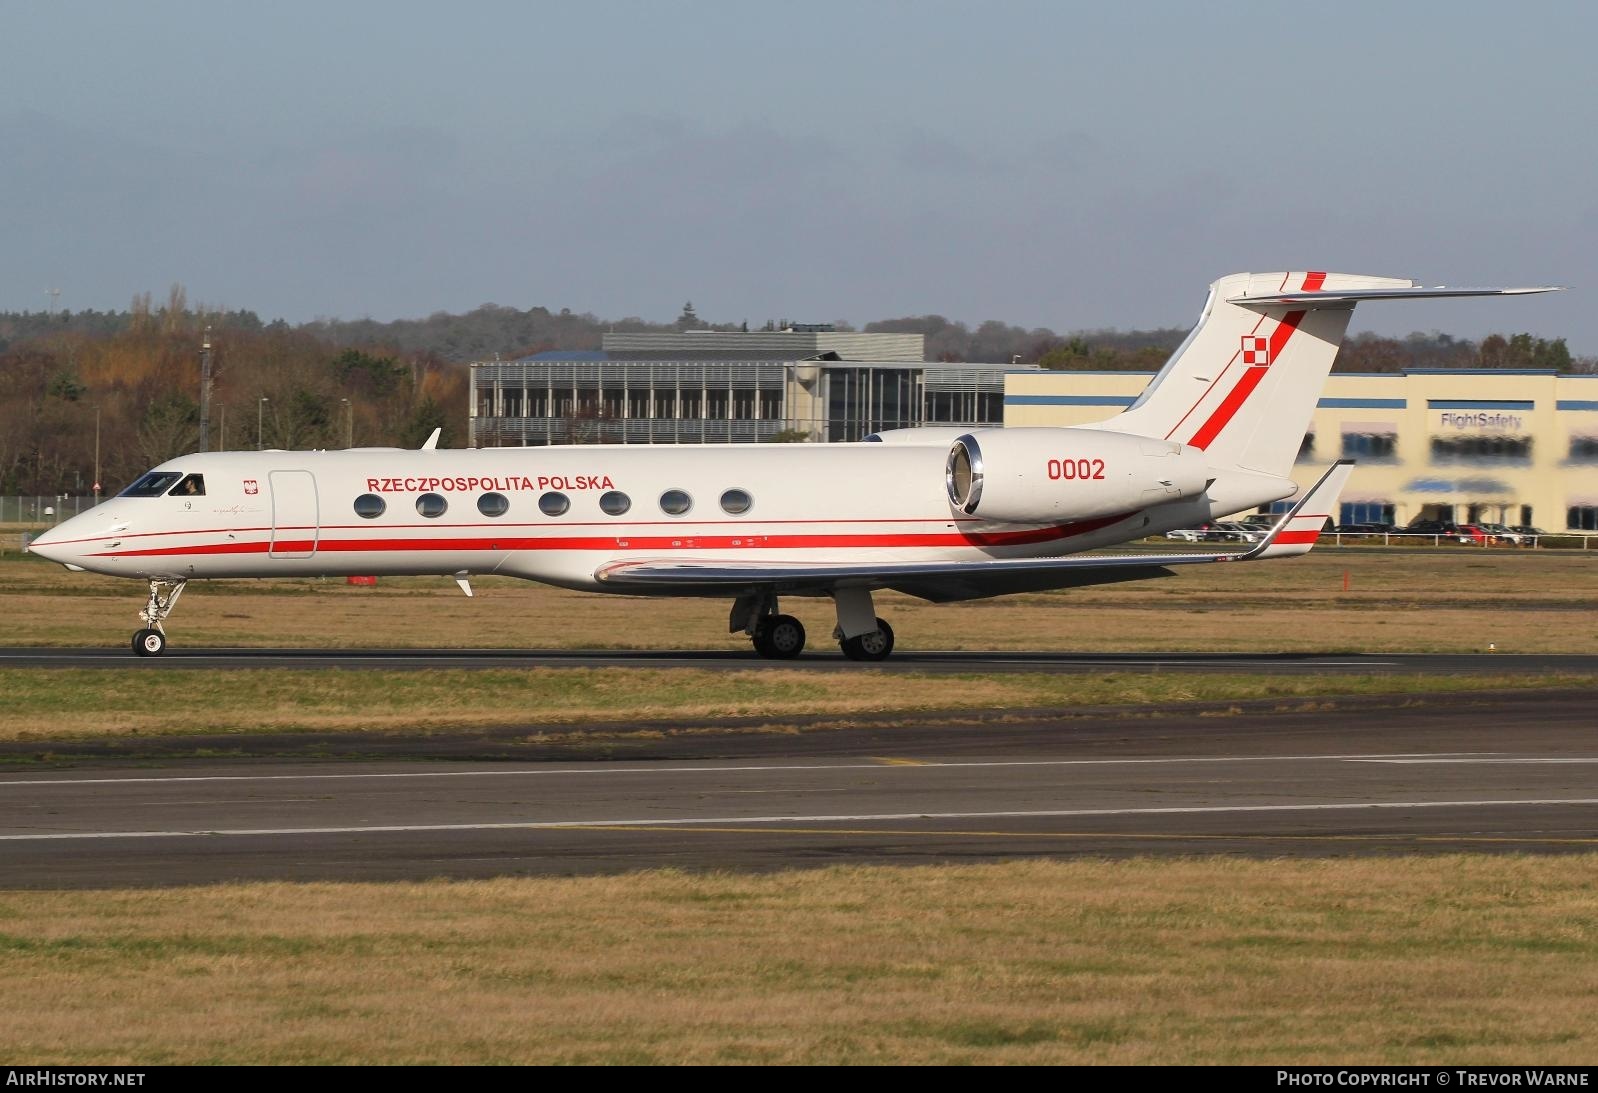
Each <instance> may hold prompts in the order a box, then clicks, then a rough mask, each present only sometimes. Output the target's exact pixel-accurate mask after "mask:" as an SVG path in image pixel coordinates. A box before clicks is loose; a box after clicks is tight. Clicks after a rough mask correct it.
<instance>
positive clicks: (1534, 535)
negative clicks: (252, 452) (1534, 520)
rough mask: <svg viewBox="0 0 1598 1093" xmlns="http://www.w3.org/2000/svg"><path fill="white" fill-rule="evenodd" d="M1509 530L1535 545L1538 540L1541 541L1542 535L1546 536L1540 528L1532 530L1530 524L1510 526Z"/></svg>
mask: <svg viewBox="0 0 1598 1093" xmlns="http://www.w3.org/2000/svg"><path fill="white" fill-rule="evenodd" d="M1509 530H1510V531H1513V532H1514V533H1515V534H1517V535H1520V536H1523V537H1525V538H1527V539H1530V540H1531V541H1532V543H1533V544H1536V542H1537V540H1538V539H1541V538H1542V537H1543V536H1544V535H1547V534H1548V533H1547V532H1546V531H1544V530H1543V529H1542V528H1534V527H1532V526H1531V525H1530V524H1511V525H1510V527H1509Z"/></svg>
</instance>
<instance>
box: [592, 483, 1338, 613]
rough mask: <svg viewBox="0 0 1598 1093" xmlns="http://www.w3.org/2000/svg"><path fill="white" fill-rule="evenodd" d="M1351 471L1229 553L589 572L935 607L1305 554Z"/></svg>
mask: <svg viewBox="0 0 1598 1093" xmlns="http://www.w3.org/2000/svg"><path fill="white" fill-rule="evenodd" d="M1352 470H1353V461H1352V460H1343V461H1340V462H1338V463H1336V464H1334V465H1333V466H1332V468H1331V469H1330V470H1328V471H1327V472H1326V474H1325V475H1323V476H1322V477H1321V480H1320V481H1319V482H1317V483H1316V484H1315V485H1314V486H1313V487H1312V488H1311V489H1310V490H1309V491H1308V492H1307V493H1305V494H1304V496H1303V498H1301V499H1300V500H1299V502H1298V503H1297V504H1296V505H1294V506H1293V508H1292V509H1291V510H1290V511H1289V512H1287V513H1286V514H1284V515H1283V516H1282V518H1281V519H1280V520H1278V521H1277V522H1276V525H1275V526H1274V527H1272V528H1271V530H1270V533H1269V534H1268V535H1266V537H1265V538H1264V539H1263V540H1261V541H1260V542H1259V543H1256V544H1255V545H1254V547H1253V549H1251V550H1247V551H1241V552H1235V553H1228V554H1160V553H1154V552H1150V553H1147V554H1116V555H1105V554H1077V555H1071V556H1069V557H1065V558H1014V559H997V560H992V561H965V562H962V561H936V562H866V563H853V562H821V563H817V562H793V563H789V562H779V561H742V560H739V561H727V562H717V561H702V562H701V561H678V560H675V559H671V558H642V559H628V560H626V561H617V562H608V563H606V564H605V565H602V566H600V567H599V569H598V570H596V571H595V574H594V575H595V577H596V578H598V579H599V580H600V581H602V582H604V583H605V584H609V585H616V586H621V587H627V586H631V587H634V588H637V589H639V590H640V591H643V590H645V589H647V590H648V591H650V592H655V593H662V592H664V593H671V592H677V593H680V594H683V595H699V594H705V593H707V592H715V591H717V590H723V591H734V590H738V589H755V588H759V589H769V590H771V591H774V592H778V593H790V594H792V593H817V594H824V593H828V592H831V591H832V590H833V589H835V588H840V587H845V588H847V587H859V588H872V589H876V588H891V589H894V590H895V591H898V592H905V593H908V594H910V595H912V596H919V597H921V598H922V599H926V600H932V601H934V602H936V603H946V602H949V601H953V600H968V599H979V598H981V597H984V596H999V595H1004V594H1006V593H1011V592H1040V591H1043V590H1045V589H1052V588H1076V587H1082V586H1085V585H1095V584H1114V583H1118V582H1121V581H1140V580H1147V579H1149V578H1152V577H1169V576H1171V575H1172V573H1171V567H1172V566H1179V565H1196V564H1201V563H1207V562H1249V561H1254V560H1256V559H1259V558H1280V557H1288V556H1291V555H1295V554H1307V553H1308V552H1309V550H1310V548H1311V547H1313V546H1314V545H1315V541H1316V539H1317V538H1319V536H1320V532H1321V529H1322V528H1323V527H1324V526H1325V525H1326V521H1327V519H1328V518H1329V517H1330V516H1331V514H1332V513H1333V512H1334V511H1336V507H1337V499H1338V497H1339V496H1340V495H1341V494H1342V492H1343V486H1344V484H1345V483H1346V482H1347V481H1348V476H1349V473H1350V472H1351V471H1352Z"/></svg>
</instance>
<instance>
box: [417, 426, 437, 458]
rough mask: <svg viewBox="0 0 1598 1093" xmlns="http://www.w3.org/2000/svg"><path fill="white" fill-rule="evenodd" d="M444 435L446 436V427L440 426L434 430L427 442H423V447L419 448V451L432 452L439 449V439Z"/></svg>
mask: <svg viewBox="0 0 1598 1093" xmlns="http://www.w3.org/2000/svg"><path fill="white" fill-rule="evenodd" d="M443 435H444V427H443V426H442V425H440V426H439V427H438V428H436V429H434V430H433V435H431V436H429V437H428V438H427V439H426V440H424V441H422V446H421V447H420V448H418V449H417V451H421V452H430V451H432V450H433V449H434V448H437V447H438V438H439V437H441V436H443Z"/></svg>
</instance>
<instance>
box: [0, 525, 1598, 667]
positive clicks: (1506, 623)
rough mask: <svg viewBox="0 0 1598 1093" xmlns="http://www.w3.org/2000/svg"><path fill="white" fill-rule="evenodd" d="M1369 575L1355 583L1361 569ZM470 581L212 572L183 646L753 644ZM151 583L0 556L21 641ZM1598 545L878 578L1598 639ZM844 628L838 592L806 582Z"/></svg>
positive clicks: (911, 631) (89, 641) (1034, 610)
mask: <svg viewBox="0 0 1598 1093" xmlns="http://www.w3.org/2000/svg"><path fill="white" fill-rule="evenodd" d="M1345 573H1346V574H1347V575H1348V579H1349V584H1350V588H1349V590H1348V591H1346V592H1345V591H1344V590H1343V579H1344V574H1345ZM474 584H475V587H476V588H477V589H478V591H479V595H478V597H477V598H476V599H474V600H468V599H466V598H465V597H463V596H462V595H461V594H460V592H459V591H458V590H457V589H456V588H455V586H454V583H453V582H451V581H449V580H448V579H446V578H395V579H390V578H384V579H383V581H382V583H381V584H380V585H379V586H378V587H377V588H375V589H369V588H352V587H349V586H347V585H345V584H343V583H342V582H341V581H332V580H330V581H306V580H285V581H221V582H206V583H198V584H195V585H194V586H193V587H192V588H191V589H190V590H189V592H188V593H187V595H186V597H185V598H184V600H183V602H182V603H181V604H180V605H179V607H178V610H177V612H176V614H175V615H174V616H173V620H172V623H171V627H170V629H171V632H172V635H173V640H174V642H175V643H177V644H180V645H184V646H190V647H193V646H215V645H223V646H310V647H326V648H349V647H362V646H375V645H381V646H401V647H428V646H445V647H479V648H533V649H539V648H544V649H554V648H638V649H645V648H648V649H673V648H692V649H715V648H728V649H743V648H747V645H748V640H747V639H746V638H745V637H743V636H742V635H741V634H738V635H729V634H728V633H727V632H726V629H727V628H726V618H727V607H728V605H727V603H725V602H723V601H721V600H653V599H638V598H632V597H616V596H606V595H593V594H587V593H579V592H568V591H564V590H562V589H554V588H546V587H543V586H540V585H535V584H530V583H527V582H524V581H514V580H509V579H505V578H483V579H479V580H477V581H475V582H474ZM142 602H143V592H142V591H141V587H140V586H139V585H138V584H137V583H135V582H132V581H119V580H115V579H113V578H108V577H97V576H94V575H91V574H71V573H68V572H66V571H65V570H63V569H61V568H59V567H56V566H52V565H48V564H46V563H43V562H41V561H39V560H37V559H15V558H13V559H10V560H0V603H4V605H5V606H6V608H7V609H8V611H9V614H10V617H11V618H13V619H16V620H19V622H18V624H17V625H15V626H14V627H13V628H12V630H11V631H10V636H9V638H8V640H9V641H12V642H21V643H24V644H31V645H91V646H122V645H123V644H124V643H125V642H126V640H127V636H128V635H129V634H130V633H131V632H132V631H133V629H134V628H136V627H137V626H138V625H139V624H138V622H137V617H136V612H137V609H138V607H139V606H140V605H141V604H142ZM1595 606H1598V552H1592V553H1580V552H1560V551H1536V552H1533V551H1524V550H1522V551H1513V550H1480V549H1472V548H1463V547H1462V548H1458V549H1455V550H1448V549H1440V550H1437V551H1432V552H1428V553H1404V554H1383V553H1375V554H1369V553H1338V552H1332V551H1325V552H1322V551H1317V552H1315V553H1313V554H1310V555H1309V556H1307V557H1304V558H1299V559H1293V560H1284V561H1281V562H1268V563H1262V564H1260V565H1248V566H1198V567H1188V568H1186V569H1184V570H1182V571H1181V572H1180V573H1179V574H1178V575H1177V576H1176V577H1174V578H1171V579H1166V580H1155V581H1148V582H1142V583H1136V584H1130V585H1122V586H1109V587H1103V588H1097V589H1092V588H1089V589H1082V590H1078V591H1069V592H1057V593H1041V594H1036V595H1025V596H1009V597H1002V598H1000V599H995V600H984V601H979V602H976V603H969V604H948V605H932V604H927V603H924V602H922V601H920V600H914V599H910V598H909V597H904V596H897V595H886V596H882V597H880V598H879V610H880V612H881V614H882V615H883V616H884V617H885V618H888V619H889V620H890V621H891V622H892V623H893V626H894V630H895V632H896V634H897V636H898V640H899V643H900V646H901V648H905V649H1000V650H1002V649H1045V650H1082V651H1103V650H1127V651H1141V650H1173V651H1180V650H1216V651H1245V650H1258V651H1365V652H1393V651H1416V652H1466V651H1476V650H1481V649H1485V648H1486V646H1487V644H1488V643H1489V642H1491V643H1493V644H1495V645H1496V646H1497V647H1498V648H1499V649H1500V650H1505V651H1513V652H1570V653H1592V652H1598V611H1595V610H1594V608H1595ZM783 607H784V609H785V610H789V611H792V612H793V613H794V614H796V615H798V616H799V617H800V618H801V619H802V620H803V622H804V623H805V625H806V627H807V628H808V629H809V631H810V634H811V640H812V642H814V643H816V644H818V645H821V644H825V643H827V641H828V639H827V635H828V634H829V633H830V632H831V630H832V626H833V618H832V611H831V605H830V603H828V602H827V601H825V600H814V599H797V598H792V599H788V600H785V601H784V602H783Z"/></svg>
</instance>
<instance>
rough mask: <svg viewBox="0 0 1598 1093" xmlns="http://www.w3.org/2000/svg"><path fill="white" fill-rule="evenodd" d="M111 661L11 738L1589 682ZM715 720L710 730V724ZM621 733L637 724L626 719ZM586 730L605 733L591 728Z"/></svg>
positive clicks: (45, 703) (51, 698) (373, 728)
mask: <svg viewBox="0 0 1598 1093" xmlns="http://www.w3.org/2000/svg"><path fill="white" fill-rule="evenodd" d="M199 682H200V677H199V676H198V675H190V674H187V673H184V674H179V675H176V676H174V675H173V674H170V673H149V672H127V671H117V670H113V669H92V668H91V669H62V670H58V671H36V670H29V669H0V695H4V700H3V701H0V740H3V741H46V740H73V739H77V740H82V739H91V738H96V737H113V736H129V735H145V736H149V735H159V734H196V733H208V734H209V733H233V734H247V733H255V732H274V733H281V732H361V733H383V732H433V733H445V732H451V731H457V730H472V729H482V728H488V727H494V726H504V725H510V726H522V725H526V726H530V727H537V726H540V725H560V724H581V723H583V722H595V721H605V722H623V723H627V724H629V725H635V726H636V731H637V732H643V733H648V732H652V731H655V730H653V729H652V728H651V724H652V723H654V722H659V721H667V720H669V721H682V720H683V719H693V718H703V719H705V720H706V722H707V724H708V725H709V726H710V727H713V719H716V718H728V717H751V716H753V717H760V718H767V719H770V723H771V730H770V731H774V732H775V731H784V729H785V727H786V725H787V724H788V723H787V722H785V721H784V718H791V717H793V716H794V715H799V714H814V713H821V714H836V715H840V717H847V715H849V714H860V713H878V712H882V711H897V710H903V711H914V710H946V709H951V708H955V709H1023V708H1031V707H1049V708H1055V709H1060V710H1075V709H1081V708H1084V707H1089V708H1092V707H1123V708H1124V709H1125V712H1126V715H1127V716H1148V713H1147V712H1146V711H1147V708H1148V707H1158V706H1164V705H1169V704H1171V703H1183V702H1215V701H1220V702H1232V701H1243V700H1249V699H1279V700H1281V702H1282V703H1283V704H1284V705H1285V706H1286V707H1288V708H1296V707H1297V706H1298V705H1300V704H1302V703H1304V702H1313V703H1314V704H1315V708H1317V709H1330V708H1332V704H1333V703H1334V702H1335V696H1343V695H1368V694H1393V695H1404V696H1411V697H1409V698H1407V699H1406V700H1407V701H1419V700H1420V699H1419V696H1422V695H1425V694H1429V693H1438V692H1459V691H1488V690H1491V691H1502V690H1516V689H1528V688H1538V689H1540V688H1552V687H1561V688H1563V687H1592V686H1593V685H1594V684H1595V683H1598V680H1595V679H1594V678H1593V677H1591V676H1587V675H1580V674H1546V675H1544V674H1526V673H1518V674H1511V673H1508V672H1506V673H1504V674H1502V675H1497V674H1492V675H1488V674H1483V675H1457V676H1421V675H1360V676H1356V675H1347V676H1345V675H1332V676H1314V675H1303V676H1299V675H1280V676H1273V675H1229V674H1208V673H1205V674H1192V675H1189V674H1175V675H1173V674H1155V673H1148V672H1143V673H1135V672H1121V673H1108V674H1105V675H1102V676H1089V675H1077V674H1064V675H1051V674H1048V673H1043V672H1038V673H1015V674H1005V675H923V674H917V673H884V672H873V671H869V670H864V669H862V670H861V671H858V672H823V673H814V672H798V671H792V670H783V669H780V668H765V667H759V666H755V667H751V668H750V669H749V670H748V671H738V672H712V671H700V670H695V669H659V668H575V669H574V668H518V669H488V670H481V671H472V670H464V669H457V670H448V669H445V670H433V671H403V672H400V671H378V670H361V671H339V670H328V671H314V670H313V671H296V670H286V669H285V670H276V669H273V670H265V669H257V670H246V671H227V672H213V673H208V674H207V675H206V676H205V677H204V679H203V684H201V685H200V686H199V687H198V689H197V690H190V689H189V685H190V684H191V683H196V684H198V683H199ZM707 731H708V730H707ZM623 735H624V734H623ZM584 739H586V740H593V739H594V737H593V736H592V735H591V734H585V736H584Z"/></svg>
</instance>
